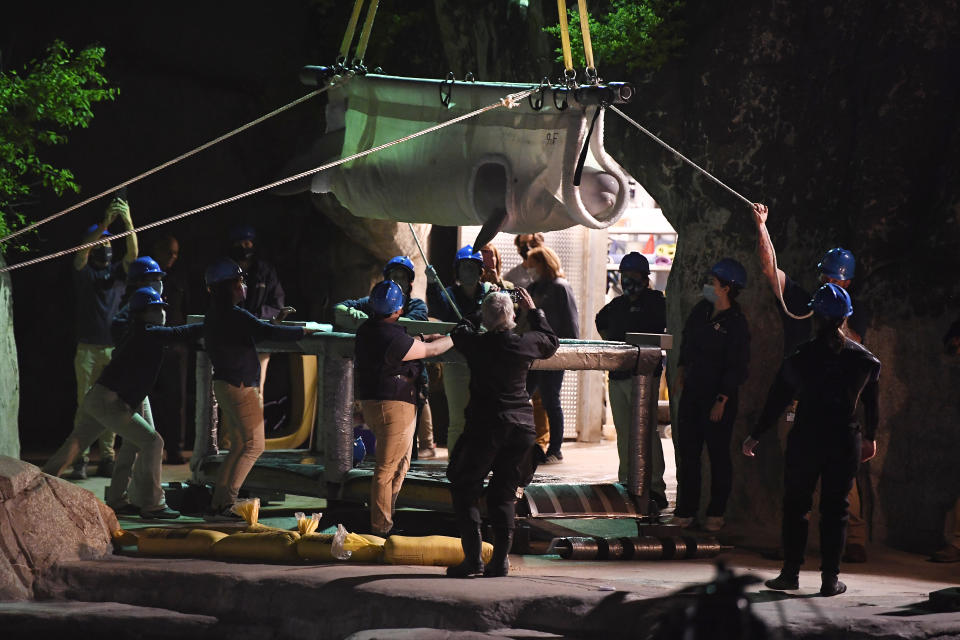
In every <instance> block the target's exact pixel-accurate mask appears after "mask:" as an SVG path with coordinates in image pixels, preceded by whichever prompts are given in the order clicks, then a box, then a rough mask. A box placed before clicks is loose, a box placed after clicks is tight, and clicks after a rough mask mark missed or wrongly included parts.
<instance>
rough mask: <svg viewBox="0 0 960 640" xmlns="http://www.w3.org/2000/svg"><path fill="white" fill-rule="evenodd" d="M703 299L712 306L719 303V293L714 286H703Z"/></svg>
mask: <svg viewBox="0 0 960 640" xmlns="http://www.w3.org/2000/svg"><path fill="white" fill-rule="evenodd" d="M703 298H704V300H706V301H707V302H709V303H711V304H715V303H716V302H717V292H716V291H715V290H714V289H713V285H712V284H705V285H703Z"/></svg>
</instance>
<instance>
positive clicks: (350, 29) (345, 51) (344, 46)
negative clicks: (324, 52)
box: [337, 0, 364, 64]
mask: <svg viewBox="0 0 960 640" xmlns="http://www.w3.org/2000/svg"><path fill="white" fill-rule="evenodd" d="M363 2H364V0H356V2H354V3H353V13H352V14H350V22H348V23H347V30H346V31H345V32H344V33H343V42H341V43H340V55H339V56H338V57H337V62H339V63H340V64H344V63H345V62H346V61H347V55H349V53H350V45H351V44H353V33H354V31H356V30H357V21H358V20H359V19H360V10H361V9H363Z"/></svg>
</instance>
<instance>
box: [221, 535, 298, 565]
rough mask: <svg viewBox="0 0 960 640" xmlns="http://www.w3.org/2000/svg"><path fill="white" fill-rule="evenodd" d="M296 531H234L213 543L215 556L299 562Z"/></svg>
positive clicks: (261, 560) (262, 560)
mask: <svg viewBox="0 0 960 640" xmlns="http://www.w3.org/2000/svg"><path fill="white" fill-rule="evenodd" d="M299 540H300V534H299V533H297V532H296V531H265V532H263V533H247V532H244V533H234V534H231V535H229V536H226V537H225V538H223V539H222V540H220V541H219V542H217V543H216V544H214V545H213V557H215V558H233V559H237V560H257V561H260V562H299V560H300V556H298V555H297V542H298V541H299Z"/></svg>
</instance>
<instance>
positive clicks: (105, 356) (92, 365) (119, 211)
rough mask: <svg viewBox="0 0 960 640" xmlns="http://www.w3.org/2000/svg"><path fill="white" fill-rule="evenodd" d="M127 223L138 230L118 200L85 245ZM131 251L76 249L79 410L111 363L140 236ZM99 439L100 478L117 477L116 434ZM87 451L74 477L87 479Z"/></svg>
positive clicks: (131, 241) (130, 243) (129, 241)
mask: <svg viewBox="0 0 960 640" xmlns="http://www.w3.org/2000/svg"><path fill="white" fill-rule="evenodd" d="M117 219H119V220H121V221H122V222H123V227H124V230H130V229H133V220H132V219H131V217H130V206H129V205H128V204H127V203H126V202H124V201H123V200H121V199H119V198H114V199H113V200H112V201H111V202H110V205H109V206H108V207H107V211H106V213H105V215H104V217H103V221H102V222H100V224H95V225H92V226H91V227H90V228H89V229H87V232H86V234H85V235H84V238H83V244H87V243H89V242H94V241H96V240H98V239H100V238H102V237H104V236H109V235H110V232H109V231H108V230H107V228H108V227H109V226H110V225H111V224H113V221H114V220H117ZM125 243H126V253H124V255H123V260H122V261H119V262H114V261H113V249H112V247H111V246H110V243H109V242H106V243H104V244H101V245H98V246H96V247H93V248H89V249H81V250H80V251H77V253H76V255H75V256H74V258H73V269H74V285H75V286H76V291H77V316H76V326H77V353H76V356H75V357H74V362H73V365H74V371H75V372H76V376H77V406H78V407H79V406H80V404H81V403H82V402H83V398H84V396H86V395H87V391H89V390H90V387H91V386H93V383H94V382H96V380H97V378H99V377H100V373H101V372H102V371H103V368H104V367H106V366H107V363H108V362H110V355H111V354H112V353H113V347H114V344H115V343H114V341H113V338H112V336H111V334H110V323H111V321H112V320H113V316H114V314H116V313H117V310H118V309H119V308H120V298H121V297H122V296H123V290H124V280H125V279H126V273H127V269H128V268H129V266H130V264H131V263H132V262H133V261H134V260H135V259H136V258H137V251H138V246H137V234H135V233H131V234H130V235H128V236H126V239H125ZM98 440H99V447H100V465H99V466H98V467H97V475H100V476H104V477H107V478H109V477H110V476H111V474H112V473H113V461H114V457H115V455H116V453H115V451H114V449H113V441H114V435H113V434H112V433H109V432H104V433H103V434H101V436H100V438H98ZM87 453H88V452H87V451H84V452H83V455H82V456H80V457H79V458H77V461H76V465H75V466H74V470H73V472H72V473H71V474H70V476H69V477H70V478H71V479H83V478H86V477H87V461H88V456H87Z"/></svg>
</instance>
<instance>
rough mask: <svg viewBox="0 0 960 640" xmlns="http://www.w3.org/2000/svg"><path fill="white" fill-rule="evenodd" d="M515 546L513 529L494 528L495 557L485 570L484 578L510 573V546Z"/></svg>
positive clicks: (498, 576)
mask: <svg viewBox="0 0 960 640" xmlns="http://www.w3.org/2000/svg"><path fill="white" fill-rule="evenodd" d="M512 546H513V529H504V528H501V527H497V528H496V529H494V530H493V557H492V558H490V562H488V563H487V566H486V567H485V568H484V570H483V577H484V578H500V577H503V576H505V575H507V574H508V573H510V560H509V559H508V558H507V556H508V555H509V554H510V547H512Z"/></svg>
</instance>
